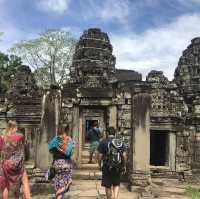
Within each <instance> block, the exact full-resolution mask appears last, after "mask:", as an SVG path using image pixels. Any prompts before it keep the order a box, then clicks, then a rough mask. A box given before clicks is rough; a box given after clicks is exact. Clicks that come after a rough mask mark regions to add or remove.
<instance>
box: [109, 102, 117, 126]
mask: <svg viewBox="0 0 200 199" xmlns="http://www.w3.org/2000/svg"><path fill="white" fill-rule="evenodd" d="M109 126H113V127H114V128H116V127H117V106H116V105H114V106H110V107H109Z"/></svg>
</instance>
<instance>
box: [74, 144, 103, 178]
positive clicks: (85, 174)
mask: <svg viewBox="0 0 200 199" xmlns="http://www.w3.org/2000/svg"><path fill="white" fill-rule="evenodd" d="M88 161H89V144H85V146H84V148H83V150H82V154H81V164H80V165H79V166H78V168H77V169H75V170H74V172H73V179H79V180H95V179H96V180H98V179H101V171H100V170H99V167H98V164H97V163H95V164H88ZM93 161H94V159H93Z"/></svg>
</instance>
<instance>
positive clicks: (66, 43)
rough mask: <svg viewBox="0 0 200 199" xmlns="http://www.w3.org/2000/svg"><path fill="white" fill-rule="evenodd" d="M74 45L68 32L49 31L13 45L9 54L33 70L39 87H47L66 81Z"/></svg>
mask: <svg viewBox="0 0 200 199" xmlns="http://www.w3.org/2000/svg"><path fill="white" fill-rule="evenodd" d="M75 44H76V40H75V39H74V37H73V36H72V35H71V34H70V33H69V32H66V31H64V30H60V29H51V30H47V31H46V32H42V33H41V34H39V36H38V37H37V38H35V39H31V40H28V41H22V42H20V43H17V44H15V45H14V47H13V48H11V52H13V53H15V54H17V55H18V56H20V57H22V60H23V61H24V62H26V63H28V64H29V65H30V66H31V67H32V68H33V70H34V73H35V78H36V80H37V83H38V85H39V86H43V87H48V86H49V85H51V84H58V85H61V84H63V83H64V82H65V81H66V80H67V78H68V75H69V67H70V65H71V61H72V56H73V53H74V49H75Z"/></svg>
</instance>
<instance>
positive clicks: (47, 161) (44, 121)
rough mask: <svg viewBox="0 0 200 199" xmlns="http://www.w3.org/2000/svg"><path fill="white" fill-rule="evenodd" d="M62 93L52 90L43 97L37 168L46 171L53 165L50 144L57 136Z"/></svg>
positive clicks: (55, 89)
mask: <svg viewBox="0 0 200 199" xmlns="http://www.w3.org/2000/svg"><path fill="white" fill-rule="evenodd" d="M60 102H61V92H60V90H59V89H57V88H51V89H50V90H49V91H48V92H47V93H45V94H44V96H43V101H42V117H41V125H40V132H39V135H37V136H38V137H37V155H36V166H37V167H38V168H40V169H41V170H46V169H48V168H49V166H50V165H51V163H52V154H50V153H49V150H48V143H49V141H50V140H51V139H52V138H53V137H54V136H55V135H57V128H58V123H59V115H60Z"/></svg>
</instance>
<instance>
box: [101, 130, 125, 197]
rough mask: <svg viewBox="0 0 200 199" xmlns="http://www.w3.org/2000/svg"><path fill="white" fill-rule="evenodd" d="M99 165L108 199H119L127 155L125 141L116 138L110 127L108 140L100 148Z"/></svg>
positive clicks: (107, 131)
mask: <svg viewBox="0 0 200 199" xmlns="http://www.w3.org/2000/svg"><path fill="white" fill-rule="evenodd" d="M98 163H99V167H100V169H101V170H102V184H101V185H102V186H103V187H105V191H106V196H107V199H117V198H118V195H119V187H120V181H121V174H122V173H124V172H125V171H126V169H125V168H126V167H125V165H126V154H125V145H124V143H123V141H122V140H121V139H119V138H116V130H115V128H114V127H108V128H107V130H106V138H105V139H103V140H102V141H101V142H100V144H99V146H98Z"/></svg>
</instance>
